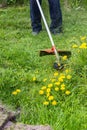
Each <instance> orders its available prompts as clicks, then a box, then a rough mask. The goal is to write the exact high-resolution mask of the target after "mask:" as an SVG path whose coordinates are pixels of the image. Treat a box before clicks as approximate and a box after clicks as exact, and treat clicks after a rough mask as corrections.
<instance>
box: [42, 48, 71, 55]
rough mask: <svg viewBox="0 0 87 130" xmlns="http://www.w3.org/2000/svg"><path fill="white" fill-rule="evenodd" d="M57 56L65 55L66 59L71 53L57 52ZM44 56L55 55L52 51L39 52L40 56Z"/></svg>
mask: <svg viewBox="0 0 87 130" xmlns="http://www.w3.org/2000/svg"><path fill="white" fill-rule="evenodd" d="M57 52H58V54H59V55H60V56H64V55H66V56H67V57H70V56H71V51H66V50H57ZM46 55H55V53H54V50H53V49H45V50H41V51H40V56H46Z"/></svg>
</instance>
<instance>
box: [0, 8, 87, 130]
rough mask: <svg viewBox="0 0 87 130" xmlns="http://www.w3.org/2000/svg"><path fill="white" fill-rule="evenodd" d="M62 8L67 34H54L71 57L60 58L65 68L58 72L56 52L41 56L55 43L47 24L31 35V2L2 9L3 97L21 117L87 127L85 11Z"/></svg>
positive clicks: (62, 129)
mask: <svg viewBox="0 0 87 130" xmlns="http://www.w3.org/2000/svg"><path fill="white" fill-rule="evenodd" d="M62 12H63V28H64V33H63V34H59V35H52V36H53V39H54V42H55V45H56V47H57V48H59V49H64V50H70V51H71V52H72V56H71V58H69V59H68V60H67V57H66V56H64V57H61V59H62V61H63V62H64V63H65V68H64V70H62V71H57V70H55V69H54V68H53V63H54V62H55V60H56V58H55V56H43V57H40V56H39V51H40V50H41V49H46V48H51V43H50V41H49V38H48V35H47V33H46V30H45V27H44V25H43V31H42V32H41V33H40V34H39V35H37V36H32V33H31V32H32V30H31V23H30V16H29V7H28V6H23V7H8V8H6V9H0V100H1V101H2V102H3V103H5V104H7V105H10V106H11V108H12V109H14V110H16V109H18V108H20V110H21V115H20V118H19V119H18V121H20V122H23V123H26V124H49V125H50V126H51V127H52V128H53V130H87V101H86V98H87V10H85V9H83V8H79V9H78V10H76V9H71V10H69V11H67V10H65V9H62ZM45 14H46V18H47V21H48V23H50V20H49V17H47V15H48V10H47V13H46V12H45Z"/></svg>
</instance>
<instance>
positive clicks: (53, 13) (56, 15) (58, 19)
mask: <svg viewBox="0 0 87 130" xmlns="http://www.w3.org/2000/svg"><path fill="white" fill-rule="evenodd" d="M48 2H49V8H50V17H51V25H50V30H53V29H55V28H58V27H61V26H62V12H61V8H60V1H59V0H48Z"/></svg>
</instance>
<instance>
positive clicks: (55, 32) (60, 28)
mask: <svg viewBox="0 0 87 130" xmlns="http://www.w3.org/2000/svg"><path fill="white" fill-rule="evenodd" d="M50 31H51V33H52V34H54V35H56V34H60V33H63V30H62V27H57V28H54V29H51V30H50Z"/></svg>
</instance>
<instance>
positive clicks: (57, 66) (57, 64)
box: [53, 62, 64, 70]
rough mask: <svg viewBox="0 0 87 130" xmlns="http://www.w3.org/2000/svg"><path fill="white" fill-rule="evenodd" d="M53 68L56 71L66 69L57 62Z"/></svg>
mask: <svg viewBox="0 0 87 130" xmlns="http://www.w3.org/2000/svg"><path fill="white" fill-rule="evenodd" d="M53 68H54V69H56V70H62V69H63V68H64V65H63V64H60V63H57V62H55V63H54V64H53Z"/></svg>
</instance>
